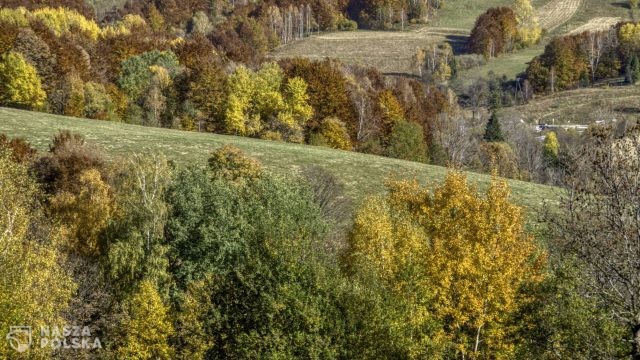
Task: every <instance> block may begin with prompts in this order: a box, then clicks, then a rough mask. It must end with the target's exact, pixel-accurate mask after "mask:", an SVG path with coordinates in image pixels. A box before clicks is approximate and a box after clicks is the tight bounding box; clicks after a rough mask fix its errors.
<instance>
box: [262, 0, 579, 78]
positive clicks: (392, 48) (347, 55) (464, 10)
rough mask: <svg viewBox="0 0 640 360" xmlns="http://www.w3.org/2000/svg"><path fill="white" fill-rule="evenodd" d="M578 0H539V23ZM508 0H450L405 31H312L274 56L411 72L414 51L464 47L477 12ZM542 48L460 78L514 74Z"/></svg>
mask: <svg viewBox="0 0 640 360" xmlns="http://www.w3.org/2000/svg"><path fill="white" fill-rule="evenodd" d="M580 1H581V0H538V1H534V2H533V5H534V6H535V7H536V8H537V9H539V10H538V13H539V17H540V22H541V24H542V26H544V27H546V28H548V29H549V30H552V29H554V28H556V27H558V26H559V25H560V24H562V23H563V22H565V21H567V20H569V18H571V16H573V14H574V13H575V12H576V11H577V10H578V7H579V5H580ZM582 1H584V0H582ZM512 3H513V1H511V0H486V1H480V0H473V1H462V0H450V1H446V2H445V3H444V7H443V9H441V10H439V11H438V13H437V15H436V16H435V17H434V18H433V19H432V20H431V22H430V23H429V26H426V27H421V28H417V29H415V28H414V29H411V30H407V31H365V30H358V31H353V32H334V33H326V34H321V35H317V36H311V37H309V38H307V39H305V40H302V41H297V42H294V43H291V44H288V45H285V46H281V47H280V48H278V49H276V50H275V51H274V52H273V53H272V55H271V56H272V57H274V58H283V57H306V58H310V59H324V58H337V59H339V60H341V61H343V62H345V63H349V64H358V65H365V66H374V67H377V68H378V69H380V70H381V71H382V72H383V73H386V74H409V75H416V74H417V70H416V68H415V65H414V63H413V56H414V54H415V53H416V50H418V49H419V48H424V47H426V46H427V45H428V44H430V43H439V42H443V41H448V42H449V43H451V45H452V46H453V48H454V50H455V51H456V53H463V52H464V51H465V50H466V49H465V48H466V42H467V38H468V35H469V33H470V31H471V29H472V28H473V24H474V22H475V19H476V17H477V16H478V15H480V14H481V13H483V12H484V11H486V10H487V9H488V8H490V7H495V6H509V5H511V4H512ZM543 49H544V46H543V45H540V46H538V47H535V48H532V49H526V50H523V51H518V52H515V53H513V54H507V55H504V56H501V57H499V58H497V59H493V60H491V61H490V62H489V63H488V64H487V65H486V66H482V67H479V68H477V69H472V70H470V71H469V72H464V73H463V74H462V75H463V76H464V77H465V78H475V77H478V76H486V75H487V74H488V73H489V71H493V72H495V73H497V74H506V75H508V76H509V77H514V76H515V75H516V74H518V73H520V72H522V71H523V70H524V69H525V68H526V63H527V62H529V61H530V60H531V58H533V57H534V56H536V55H538V54H539V53H541V52H542V50H543Z"/></svg>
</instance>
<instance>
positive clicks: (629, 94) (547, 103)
mask: <svg viewBox="0 0 640 360" xmlns="http://www.w3.org/2000/svg"><path fill="white" fill-rule="evenodd" d="M504 111H505V112H508V113H510V114H514V115H515V116H519V117H520V118H522V119H524V120H526V121H529V122H531V123H545V124H553V123H555V124H569V123H570V124H590V123H592V122H594V121H597V120H601V118H602V117H607V118H608V117H611V116H612V115H613V116H614V117H615V118H616V119H623V118H627V119H638V118H639V117H640V87H638V86H618V87H611V88H595V89H592V88H590V89H578V90H572V91H563V92H560V93H558V94H555V95H549V96H543V97H538V98H537V99H535V100H533V101H531V102H530V103H529V104H527V105H522V106H516V107H513V108H508V109H505V110H504Z"/></svg>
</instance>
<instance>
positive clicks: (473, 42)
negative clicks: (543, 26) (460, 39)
mask: <svg viewBox="0 0 640 360" xmlns="http://www.w3.org/2000/svg"><path fill="white" fill-rule="evenodd" d="M517 27H518V21H517V19H516V14H515V13H514V11H513V10H512V9H511V8H507V7H501V8H491V9H489V10H487V11H486V12H485V13H484V14H482V15H480V16H479V17H478V19H477V20H476V23H475V25H474V27H473V30H471V35H470V37H469V45H470V46H471V49H472V51H473V52H475V53H476V54H482V55H484V56H485V57H487V58H492V57H495V56H496V55H499V54H502V53H504V52H508V51H511V50H512V48H513V45H514V42H515V40H516V37H517V33H518V30H517Z"/></svg>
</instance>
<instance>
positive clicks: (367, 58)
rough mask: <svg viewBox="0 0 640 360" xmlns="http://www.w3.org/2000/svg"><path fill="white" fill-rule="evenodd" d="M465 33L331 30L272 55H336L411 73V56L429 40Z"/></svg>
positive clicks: (434, 40) (346, 61) (391, 71)
mask: <svg viewBox="0 0 640 360" xmlns="http://www.w3.org/2000/svg"><path fill="white" fill-rule="evenodd" d="M466 36H467V33H466V32H465V31H464V30H462V31H457V30H455V29H451V30H448V31H430V30H429V29H426V28H423V29H419V30H409V31H369V30H356V31H349V32H333V33H325V34H321V35H314V36H311V37H309V38H307V39H305V40H302V41H297V42H293V43H291V44H288V45H285V46H281V47H279V48H278V49H276V50H275V51H274V52H273V53H272V55H271V56H272V57H274V58H287V57H306V58H309V59H324V58H336V59H339V60H341V61H342V62H344V63H347V64H355V65H364V66H373V67H376V68H378V69H379V70H380V71H382V72H383V73H404V74H414V73H417V70H416V69H415V65H414V62H413V56H414V55H415V54H416V52H417V51H418V49H420V48H424V47H426V46H427V45H428V44H430V43H440V42H443V41H445V40H446V39H447V37H451V38H453V37H459V38H462V39H466Z"/></svg>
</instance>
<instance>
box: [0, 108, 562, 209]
mask: <svg viewBox="0 0 640 360" xmlns="http://www.w3.org/2000/svg"><path fill="white" fill-rule="evenodd" d="M59 130H70V131H72V132H76V133H80V134H83V135H85V136H86V138H87V139H88V140H90V141H92V142H94V143H96V144H98V145H99V146H100V147H101V148H103V149H104V150H105V151H106V152H107V153H108V154H109V155H126V154H129V153H131V152H153V151H159V152H162V153H164V154H165V155H166V156H167V157H168V158H170V159H173V160H176V161H177V162H179V163H180V164H190V163H198V164H204V163H205V159H206V158H207V156H208V154H209V152H210V151H211V150H213V149H215V148H217V147H219V146H221V145H223V144H227V143H231V144H233V145H236V146H238V147H239V148H241V149H243V150H244V151H246V152H248V153H249V154H251V155H252V156H254V157H256V158H258V159H259V160H260V161H261V162H262V163H263V164H265V165H266V166H267V167H268V168H269V169H270V170H272V171H274V172H276V173H283V174H286V173H290V172H292V171H297V170H299V169H300V168H302V167H304V166H309V165H319V166H322V167H323V168H325V169H327V170H329V171H331V172H332V173H333V174H335V175H336V176H338V177H339V178H340V179H341V180H342V181H343V183H344V184H345V186H346V189H347V192H348V194H349V195H351V196H352V197H353V198H354V199H355V200H356V201H359V200H362V199H363V198H364V197H366V196H367V195H369V194H373V193H376V192H380V191H382V190H383V182H384V180H385V178H387V177H388V176H389V175H390V174H392V173H395V174H397V175H399V176H402V177H416V178H417V179H418V180H419V181H421V182H422V183H431V182H435V181H439V180H441V179H442V178H443V176H444V175H445V173H446V169H445V168H443V167H439V166H431V165H425V164H421V163H415V162H410V161H402V160H396V159H390V158H385V157H379V156H373V155H366V154H359V153H355V152H347V151H338V150H332V149H327V148H322V147H314V146H307V145H298V144H287V143H279V142H272V141H264V140H257V139H251V138H246V137H234V136H224V135H213V134H204V133H192V132H183V131H176V130H167V129H159V128H149V127H141V126H135V125H128V124H122V123H114V122H105V121H96V120H84V119H77V118H70V117H64V116H56V115H49V114H43V113H36V112H28V111H22V110H15V109H8V108H0V133H5V134H7V135H8V136H11V137H23V138H25V139H27V140H28V141H29V142H31V143H32V145H33V146H35V147H37V148H38V149H39V150H46V149H47V146H48V144H49V141H50V139H51V138H52V136H53V135H54V134H55V133H57V132H58V131H59ZM468 177H469V179H470V180H471V181H472V182H474V183H477V184H478V186H479V187H480V188H482V187H484V186H486V185H487V184H488V183H489V182H490V176H488V175H483V174H476V173H468ZM509 182H510V184H511V187H512V192H513V199H514V201H516V202H517V203H518V204H520V205H523V206H526V207H528V208H530V209H536V208H538V207H539V206H540V205H541V204H542V203H543V202H544V201H545V200H549V201H553V200H554V199H556V196H557V193H556V190H555V189H554V188H552V187H549V186H542V185H537V184H532V183H528V182H523V181H513V180H511V181H509Z"/></svg>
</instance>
